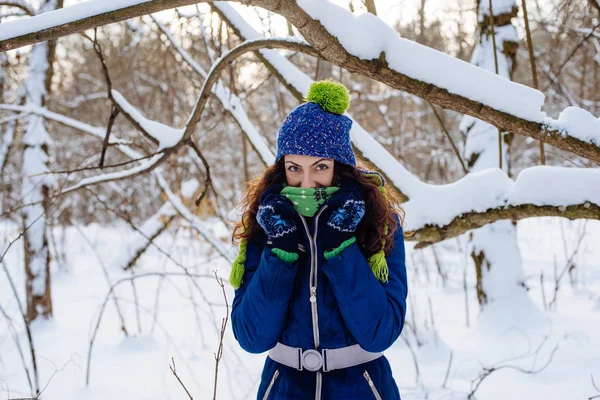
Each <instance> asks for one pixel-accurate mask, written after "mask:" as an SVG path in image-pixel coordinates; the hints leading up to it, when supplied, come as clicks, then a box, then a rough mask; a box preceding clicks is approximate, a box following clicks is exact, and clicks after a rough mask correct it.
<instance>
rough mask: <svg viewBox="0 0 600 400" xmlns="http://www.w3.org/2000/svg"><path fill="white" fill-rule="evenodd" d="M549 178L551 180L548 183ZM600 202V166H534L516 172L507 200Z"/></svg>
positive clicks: (518, 201) (568, 203)
mask: <svg viewBox="0 0 600 400" xmlns="http://www.w3.org/2000/svg"><path fill="white" fill-rule="evenodd" d="M549 182H551V184H549ZM585 202H589V203H592V204H598V205H600V168H589V169H584V168H566V167H547V166H536V167H531V168H527V169H525V170H523V171H521V173H520V174H519V176H518V178H517V180H516V182H515V184H514V187H513V189H512V193H511V196H510V197H509V199H508V203H509V204H514V205H518V204H534V205H540V206H541V205H551V206H568V205H574V204H584V203H585Z"/></svg>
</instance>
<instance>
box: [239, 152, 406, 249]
mask: <svg viewBox="0 0 600 400" xmlns="http://www.w3.org/2000/svg"><path fill="white" fill-rule="evenodd" d="M357 165H358V168H361V169H366V168H364V166H365V165H366V162H365V161H363V160H361V159H360V158H358V157H357ZM358 168H356V167H353V166H350V165H346V164H342V163H340V162H337V161H335V166H334V168H333V182H332V185H333V186H338V185H339V184H340V182H344V181H353V182H357V183H358V184H359V185H360V187H361V188H362V190H363V192H364V194H365V199H364V200H365V203H366V213H365V216H364V218H363V219H362V221H361V222H360V224H359V225H358V228H357V231H356V240H357V242H358V244H359V246H360V247H361V250H362V252H363V254H364V255H365V256H366V257H370V256H371V255H373V254H375V253H377V252H378V251H379V250H381V241H382V240H385V249H384V251H385V253H386V254H389V252H390V251H392V248H393V246H394V242H393V236H394V232H395V231H396V229H397V227H398V221H397V220H396V215H398V217H399V219H400V222H401V223H402V224H403V222H404V210H403V209H402V208H401V207H400V197H399V196H398V195H397V193H396V192H395V190H394V189H393V188H392V189H390V187H387V188H386V190H385V192H386V195H385V196H384V195H383V193H382V191H381V190H380V186H379V179H377V178H375V177H373V176H369V175H368V174H363V173H361V172H360V171H359V169H358ZM284 182H286V178H285V165H284V158H283V157H281V158H280V159H279V160H278V161H277V162H276V163H275V164H273V165H271V166H270V167H268V168H267V170H266V171H265V173H264V174H263V175H262V176H259V177H257V178H255V179H253V180H252V181H250V182H249V184H248V189H247V190H246V193H245V195H244V197H243V199H242V202H241V204H240V206H241V209H242V210H243V213H242V219H241V221H240V222H238V223H237V224H236V226H235V228H234V230H233V235H232V243H233V244H237V242H238V241H239V240H241V239H246V240H248V241H249V240H250V238H251V237H254V236H255V235H257V234H260V233H261V231H262V228H261V227H260V225H259V224H258V223H257V222H256V213H257V212H258V206H259V203H260V196H261V194H262V193H263V192H264V191H265V190H267V188H269V187H270V186H271V185H273V184H277V183H284ZM386 226H387V228H388V229H387V232H386V230H385V227H386Z"/></svg>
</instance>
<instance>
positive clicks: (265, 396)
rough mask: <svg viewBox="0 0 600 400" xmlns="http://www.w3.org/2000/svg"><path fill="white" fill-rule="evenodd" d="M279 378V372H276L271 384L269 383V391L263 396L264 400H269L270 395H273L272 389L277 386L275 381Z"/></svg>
mask: <svg viewBox="0 0 600 400" xmlns="http://www.w3.org/2000/svg"><path fill="white" fill-rule="evenodd" d="M278 376H279V370H275V373H274V374H273V377H272V378H271V383H269V387H268V388H267V391H266V392H265V395H264V396H263V400H267V398H268V397H269V393H271V388H272V387H273V385H274V384H275V380H276V379H277V377H278Z"/></svg>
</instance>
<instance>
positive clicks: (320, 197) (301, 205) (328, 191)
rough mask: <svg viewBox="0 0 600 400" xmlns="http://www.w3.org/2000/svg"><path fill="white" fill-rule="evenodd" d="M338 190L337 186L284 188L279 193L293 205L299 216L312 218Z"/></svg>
mask: <svg viewBox="0 0 600 400" xmlns="http://www.w3.org/2000/svg"><path fill="white" fill-rule="evenodd" d="M339 189H340V188H339V187H337V186H331V187H326V188H300V187H293V186H285V187H284V188H283V190H282V191H281V194H282V195H284V196H285V197H287V198H288V199H290V201H291V202H292V203H294V209H295V210H296V211H298V213H299V214H300V215H304V216H305V217H312V216H314V215H315V213H316V212H317V210H318V209H319V207H320V206H321V205H322V204H323V203H325V201H327V200H328V199H329V198H330V197H331V195H332V194H334V193H335V192H337V191H338V190H339Z"/></svg>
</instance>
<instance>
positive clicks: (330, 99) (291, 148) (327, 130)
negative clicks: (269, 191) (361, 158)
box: [275, 81, 356, 167]
mask: <svg viewBox="0 0 600 400" xmlns="http://www.w3.org/2000/svg"><path fill="white" fill-rule="evenodd" d="M305 100H306V101H307V102H306V103H304V104H302V105H300V106H298V107H296V109H294V110H293V111H292V112H291V113H290V114H289V115H288V116H287V117H286V119H285V121H284V122H283V125H282V126H281V128H280V129H279V135H278V137H277V157H276V159H275V161H277V160H279V159H280V158H281V157H283V156H284V155H286V154H297V155H302V156H314V157H324V158H332V159H334V160H337V161H339V162H341V163H343V164H347V165H351V166H354V167H355V166H356V157H355V156H354V151H353V150H352V145H351V144H350V128H351V127H352V120H351V119H350V118H348V117H346V116H345V115H343V114H344V112H345V111H346V110H347V109H348V106H349V105H350V96H349V94H348V90H347V89H346V87H345V86H344V85H342V84H341V83H336V82H332V81H320V82H314V83H313V84H312V85H310V88H309V89H308V93H307V95H306V98H305Z"/></svg>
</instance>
